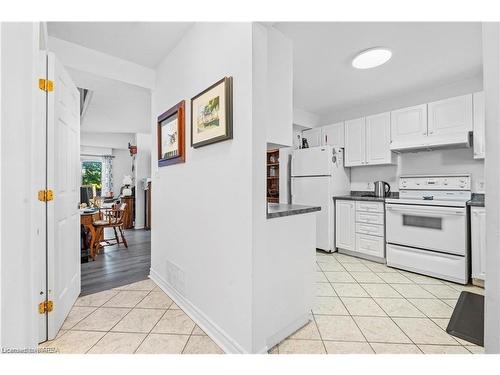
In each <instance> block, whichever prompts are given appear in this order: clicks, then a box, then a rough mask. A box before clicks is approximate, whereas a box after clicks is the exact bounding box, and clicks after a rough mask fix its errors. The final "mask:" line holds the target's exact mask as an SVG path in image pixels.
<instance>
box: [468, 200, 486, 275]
mask: <svg viewBox="0 0 500 375" xmlns="http://www.w3.org/2000/svg"><path fill="white" fill-rule="evenodd" d="M471 255H472V277H473V278H474V279H480V280H484V279H485V276H486V209H485V208H484V207H471Z"/></svg>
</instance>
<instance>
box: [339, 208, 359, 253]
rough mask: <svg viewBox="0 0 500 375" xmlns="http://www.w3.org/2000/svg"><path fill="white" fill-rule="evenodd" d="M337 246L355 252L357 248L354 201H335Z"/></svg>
mask: <svg viewBox="0 0 500 375" xmlns="http://www.w3.org/2000/svg"><path fill="white" fill-rule="evenodd" d="M335 246H336V247H340V248H342V249H345V250H351V251H354V250H355V248H356V206H355V202H354V201H348V200H340V199H337V200H336V201H335Z"/></svg>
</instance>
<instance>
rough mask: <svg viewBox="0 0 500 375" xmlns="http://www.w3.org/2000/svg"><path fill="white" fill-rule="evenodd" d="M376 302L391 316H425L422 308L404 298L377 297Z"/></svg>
mask: <svg viewBox="0 0 500 375" xmlns="http://www.w3.org/2000/svg"><path fill="white" fill-rule="evenodd" d="M375 302H377V304H378V305H379V306H380V307H381V308H382V309H383V310H384V311H385V312H386V314H387V315H389V316H390V317H408V318H419V317H425V315H424V314H423V313H422V312H421V311H420V310H418V309H417V308H416V307H415V306H413V305H412V304H411V303H410V302H408V301H407V300H406V299H404V298H375Z"/></svg>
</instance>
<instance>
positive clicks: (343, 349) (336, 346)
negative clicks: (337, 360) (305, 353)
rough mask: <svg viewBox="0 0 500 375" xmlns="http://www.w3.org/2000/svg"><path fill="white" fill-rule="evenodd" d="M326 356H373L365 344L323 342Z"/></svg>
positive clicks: (368, 346)
mask: <svg viewBox="0 0 500 375" xmlns="http://www.w3.org/2000/svg"><path fill="white" fill-rule="evenodd" d="M324 343H325V347H326V352H327V353H328V354H373V350H372V348H371V346H370V344H368V343H367V342H341V341H324Z"/></svg>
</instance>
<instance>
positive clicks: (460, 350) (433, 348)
mask: <svg viewBox="0 0 500 375" xmlns="http://www.w3.org/2000/svg"><path fill="white" fill-rule="evenodd" d="M418 347H419V348H420V349H421V350H422V351H423V352H424V353H425V354H470V352H469V351H468V350H467V349H465V348H464V347H463V346H449V345H419V346H418Z"/></svg>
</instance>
